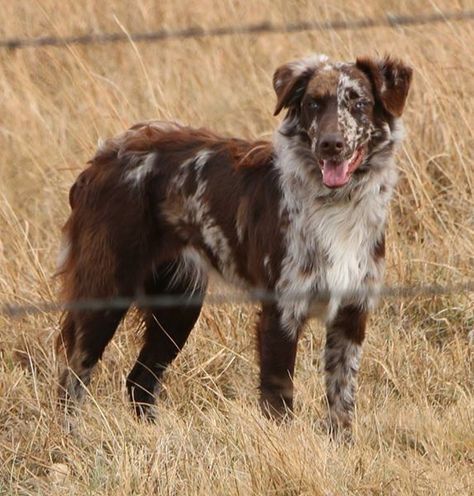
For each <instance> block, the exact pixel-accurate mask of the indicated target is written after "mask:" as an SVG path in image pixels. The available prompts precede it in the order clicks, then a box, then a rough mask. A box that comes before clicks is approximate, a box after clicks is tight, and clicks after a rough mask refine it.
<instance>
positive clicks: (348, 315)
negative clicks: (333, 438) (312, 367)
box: [324, 305, 367, 433]
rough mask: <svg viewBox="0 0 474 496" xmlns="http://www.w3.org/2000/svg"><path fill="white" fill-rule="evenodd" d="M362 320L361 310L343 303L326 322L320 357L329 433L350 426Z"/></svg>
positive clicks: (363, 320)
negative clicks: (329, 320)
mask: <svg viewBox="0 0 474 496" xmlns="http://www.w3.org/2000/svg"><path fill="white" fill-rule="evenodd" d="M366 320H367V312H366V311H365V310H362V309H360V308H359V307H357V306H354V305H347V306H344V307H341V308H340V309H339V311H338V313H337V315H336V317H335V319H334V320H332V321H331V322H329V323H328V325H327V334H326V348H325V353H324V355H325V356H324V358H325V372H326V395H327V401H328V405H329V428H330V430H331V432H332V433H335V432H337V431H338V430H340V429H341V428H345V429H347V428H350V426H351V421H352V413H353V410H354V403H355V388H356V376H357V372H358V370H359V362H360V357H361V351H362V342H363V340H364V336H365V326H366Z"/></svg>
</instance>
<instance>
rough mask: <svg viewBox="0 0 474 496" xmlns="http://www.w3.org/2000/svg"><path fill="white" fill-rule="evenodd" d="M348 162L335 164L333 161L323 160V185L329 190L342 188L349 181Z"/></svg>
mask: <svg viewBox="0 0 474 496" xmlns="http://www.w3.org/2000/svg"><path fill="white" fill-rule="evenodd" d="M349 162H350V160H344V161H342V162H335V161H334V160H325V161H324V168H323V183H324V184H325V185H326V186H328V187H329V188H337V187H339V186H344V184H346V183H347V181H348V180H349V176H348V174H347V171H348V170H349Z"/></svg>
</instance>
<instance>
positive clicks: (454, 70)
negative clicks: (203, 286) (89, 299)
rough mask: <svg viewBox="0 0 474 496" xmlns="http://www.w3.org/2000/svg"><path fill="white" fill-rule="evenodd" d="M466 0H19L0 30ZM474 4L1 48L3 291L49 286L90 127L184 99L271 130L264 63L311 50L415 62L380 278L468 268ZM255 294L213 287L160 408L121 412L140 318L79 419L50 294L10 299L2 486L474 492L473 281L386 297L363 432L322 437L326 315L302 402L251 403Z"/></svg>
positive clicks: (33, 291)
mask: <svg viewBox="0 0 474 496" xmlns="http://www.w3.org/2000/svg"><path fill="white" fill-rule="evenodd" d="M472 7H473V5H472V2H471V1H468V0H466V1H464V0H463V1H461V0H454V1H448V0H434V1H431V2H428V1H421V0H415V1H408V0H401V1H397V2H395V1H392V0H387V1H381V2H377V1H376V0H367V1H366V2H355V1H353V0H349V1H347V2H345V1H342V0H335V1H333V2H326V1H321V2H317V1H315V0H313V1H310V0H304V1H296V0H291V1H284V0H273V1H272V0H260V1H258V2H257V1H243V0H242V1H237V0H222V1H217V0H201V1H200V2H190V1H186V0H175V1H171V0H160V1H155V0H137V1H136V2H133V5H132V3H131V2H127V1H125V0H120V1H119V0H111V1H110V2H99V1H98V0H96V1H94V0H84V1H83V2H73V1H71V0H65V1H64V2H59V1H58V0H36V1H33V0H12V1H9V2H7V1H3V2H2V5H1V8H0V38H1V39H3V38H8V37H19V36H25V37H32V36H40V35H46V34H51V35H57V36H67V35H73V34H82V33H89V32H103V31H114V32H122V31H126V32H134V31H146V30H154V29H160V28H168V29H176V28H184V27H188V26H190V25H199V26H203V27H213V26H220V25H233V24H240V23H251V22H261V21H264V20H268V21H272V22H275V23H284V22H294V21H297V20H321V21H326V20H329V19H339V20H351V19H354V18H360V17H364V16H368V17H378V16H383V15H384V14H385V13H386V12H394V13H399V14H405V15H412V14H417V13H427V12H436V11H438V10H456V9H457V10H460V9H467V8H472ZM473 46H474V21H472V20H471V21H468V20H464V21H456V22H447V23H437V24H430V25H423V26H411V27H403V28H390V27H380V28H373V29H364V30H358V31H350V30H347V31H337V32H335V31H324V32H318V31H311V32H303V33H293V34H266V35H232V36H225V37H219V38H201V39H187V40H167V41H164V42H161V43H149V44H145V43H136V44H133V43H131V42H125V43H117V44H112V45H88V46H82V47H78V46H70V47H65V48H54V47H50V48H26V49H23V50H16V51H13V50H10V51H8V50H1V51H0V157H1V158H0V301H1V302H5V301H16V302H19V303H29V302H36V301H40V300H50V299H55V298H57V295H58V282H57V280H56V279H54V278H53V273H54V270H55V260H56V254H57V249H58V245H59V238H60V227H61V225H62V224H63V222H64V221H65V219H66V217H67V215H68V212H69V206H68V202H67V193H68V189H69V187H70V185H71V184H72V182H73V180H74V178H75V176H76V175H77V174H78V173H79V171H80V170H81V168H82V167H84V164H85V162H86V161H87V160H88V159H89V158H90V157H91V156H92V154H93V153H94V148H95V144H96V142H97V140H98V139H99V138H100V137H107V136H110V135H112V134H114V133H116V132H118V131H120V130H123V129H124V128H125V127H127V126H129V125H130V124H132V123H133V122H135V121H137V120H144V119H149V118H162V119H176V120H179V121H182V122H186V123H190V124H192V125H195V126H201V125H204V126H208V127H210V128H212V129H215V130H219V131H221V132H222V133H224V134H232V135H241V136H244V137H255V138H262V137H264V138H265V137H266V138H269V137H270V136H271V132H272V130H273V129H274V127H275V125H276V124H277V120H276V119H275V118H274V117H272V113H273V105H274V95H273V90H272V86H271V77H272V74H273V70H274V69H275V68H276V67H277V66H278V65H279V64H281V63H284V62H286V61H288V60H291V59H294V58H298V57H301V56H304V55H307V54H309V53H311V52H323V53H327V54H328V55H330V56H331V57H333V58H337V59H353V58H354V57H355V56H357V55H362V54H369V55H376V54H381V55H383V54H385V53H390V54H393V55H396V56H400V57H403V58H404V59H405V60H406V61H407V62H409V63H410V64H411V65H412V66H413V67H414V69H415V74H414V83H413V87H412V91H411V94H410V97H409V101H408V106H407V109H406V113H405V123H406V128H407V138H406V141H405V144H404V146H403V148H402V150H401V151H400V152H399V161H398V163H399V167H400V172H401V179H400V183H399V187H398V190H397V194H396V196H395V198H394V201H393V204H392V209H391V216H390V222H389V226H388V245H387V246H388V264H387V277H386V280H387V284H393V285H419V284H431V283H433V284H458V283H462V282H466V281H469V280H473V279H474V195H473V193H474V105H473V102H474V85H473V74H474V51H473V49H472V47H473ZM254 310H255V309H254V308H251V307H249V306H240V305H232V304H228V305H224V306H220V307H215V306H208V307H205V309H204V312H203V314H202V316H201V318H200V320H199V323H198V325H197V328H196V329H195V331H194V332H193V334H192V335H191V338H190V341H189V342H188V344H187V345H186V347H185V349H184V351H183V353H182V354H181V355H180V356H179V358H178V359H177V361H176V362H175V364H174V365H173V366H172V367H171V368H170V370H169V372H168V373H167V377H166V383H165V388H164V391H163V394H162V396H161V398H160V401H159V407H158V411H159V419H158V422H157V423H156V425H144V424H141V423H139V422H137V421H136V420H135V418H134V417H133V416H132V415H131V413H130V410H129V407H128V404H127V399H126V395H125V391H124V389H125V387H124V382H125V381H124V380H125V376H126V374H127V373H128V371H129V369H130V367H131V366H132V363H133V362H134V360H135V357H136V354H137V353H138V346H139V338H138V337H137V333H136V332H134V330H133V329H134V323H133V321H132V319H129V320H127V321H126V322H125V323H124V325H122V326H121V328H120V329H119V331H118V333H117V335H116V337H115V338H114V340H113V342H112V344H111V345H110V346H109V348H108V349H107V351H106V353H105V356H104V359H103V360H102V362H101V363H100V364H99V366H98V367H97V370H96V374H95V376H94V379H93V382H92V384H91V387H90V389H89V393H88V397H87V399H86V401H85V403H84V408H83V412H82V414H81V415H80V417H79V418H78V421H77V428H76V430H75V431H74V433H73V434H70V435H67V434H65V433H64V431H63V430H62V428H61V424H60V422H59V421H58V419H57V417H56V408H55V388H56V385H55V379H56V375H55V374H56V363H55V358H54V353H53V341H54V338H55V335H56V333H57V332H58V319H59V315H58V314H54V313H53V314H51V313H50V314H48V313H42V312H40V313H39V314H37V315H34V316H21V317H19V318H15V319H13V318H10V317H6V316H4V315H0V494H1V495H4V494H5V495H10V494H12V495H38V494H41V495H43V494H44V495H63V494H68V495H70V496H73V495H81V496H83V495H86V494H87V495H89V494H91V495H92V494H93V495H95V494H98V495H109V494H110V495H116V496H120V495H132V494H133V495H148V494H160V495H161V494H163V495H177V494H179V495H185V494H186V495H188V494H189V495H275V496H276V495H279V496H286V495H327V496H329V495H332V496H336V495H338V496H339V495H344V496H345V495H451V494H452V495H469V494H474V338H472V339H470V338H469V333H471V334H470V335H471V336H473V333H472V332H471V331H473V330H474V298H473V295H472V294H466V293H465V294H452V295H449V296H443V297H432V296H427V295H424V296H418V297H410V298H404V299H389V300H385V301H384V302H382V304H381V305H380V308H379V309H378V311H377V312H375V313H374V315H373V316H372V318H371V321H370V329H369V333H368V339H367V341H366V345H365V351H364V358H363V361H362V367H361V374H360V377H359V388H358V406H357V411H356V420H355V425H354V443H353V444H341V443H336V442H331V441H330V440H329V439H328V437H327V436H326V435H325V434H324V432H323V431H322V430H321V428H320V426H319V420H320V419H321V418H322V417H323V416H324V414H325V405H324V390H323V376H322V373H321V368H322V367H321V350H322V346H323V343H324V332H323V328H322V326H321V325H320V324H319V323H318V322H313V321H312V322H310V324H309V325H308V328H307V330H306V332H305V334H304V336H303V338H302V340H301V342H300V348H299V355H298V363H297V371H296V379H295V385H296V389H297V394H296V418H295V419H294V421H293V422H291V423H289V424H287V425H282V426H279V425H275V424H273V423H271V422H269V421H267V420H265V419H264V418H262V417H261V415H260V413H259V410H258V404H257V387H256V386H257V375H258V369H257V362H256V353H255V346H254V336H253V326H254V313H255V312H254Z"/></svg>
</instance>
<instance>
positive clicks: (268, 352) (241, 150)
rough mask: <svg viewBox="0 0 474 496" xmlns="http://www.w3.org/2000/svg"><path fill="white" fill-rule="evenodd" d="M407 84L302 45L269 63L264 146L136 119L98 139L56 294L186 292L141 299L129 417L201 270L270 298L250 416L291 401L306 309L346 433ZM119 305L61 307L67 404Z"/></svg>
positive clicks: (148, 404) (378, 275)
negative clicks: (322, 340)
mask: <svg viewBox="0 0 474 496" xmlns="http://www.w3.org/2000/svg"><path fill="white" fill-rule="evenodd" d="M411 80H412V69H411V68H410V67H408V66H407V65H406V64H404V63H403V62H402V61H400V60H398V59H394V58H390V57H386V58H384V59H374V58H370V57H363V58H358V59H357V60H356V61H355V62H351V63H346V62H332V61H330V60H329V59H328V57H326V56H324V55H313V56H311V57H308V58H304V59H301V60H297V61H294V62H290V63H287V64H285V65H283V66H281V67H279V68H278V69H277V70H276V72H275V74H274V77H273V87H274V90H275V93H276V100H277V101H276V108H275V112H274V115H277V114H279V113H280V112H281V111H282V110H285V111H286V115H285V117H284V119H283V120H282V122H281V124H280V126H279V127H278V128H277V129H276V131H275V133H274V137H273V140H272V142H268V141H256V142H249V141H246V140H242V139H236V138H225V137H220V136H218V135H216V134H214V133H213V132H210V131H207V130H205V129H193V128H190V127H186V126H183V125H180V124H176V123H173V122H161V121H149V122H144V123H139V124H136V125H134V126H133V127H131V128H130V129H128V130H127V131H125V132H124V133H122V134H120V135H118V136H116V137H114V138H111V139H108V140H106V141H105V142H103V143H102V144H101V145H100V146H99V148H98V151H97V152H96V154H95V156H94V158H93V159H92V160H91V161H90V162H89V166H88V168H87V169H85V170H84V171H83V172H82V173H81V174H80V175H79V177H78V179H77V180H76V182H75V183H74V185H73V186H72V188H71V190H70V205H71V214H70V217H69V219H68V221H67V222H66V224H65V226H64V228H63V244H62V249H61V254H60V262H59V265H60V272H61V274H62V280H63V288H64V298H65V301H66V302H69V303H73V302H75V301H77V300H83V299H90V298H100V299H110V298H115V297H125V298H130V299H134V298H137V299H140V296H145V297H150V296H153V295H171V296H173V295H174V296H176V297H181V298H182V297H183V296H185V297H188V296H189V297H190V296H192V298H190V299H189V302H187V301H186V300H185V299H183V298H182V299H181V300H180V301H181V302H182V304H180V305H178V306H176V305H169V306H162V305H160V306H158V305H155V306H153V303H152V302H151V303H150V304H149V305H144V306H142V307H141V308H140V310H141V312H142V315H143V319H144V323H145V331H144V343H143V347H142V348H141V351H140V353H139V356H138V359H137V361H136V363H135V365H134V367H133V369H132V370H131V372H130V374H129V375H128V378H127V389H128V393H129V395H130V399H131V401H132V403H133V405H134V407H135V409H136V412H137V414H138V415H139V416H142V417H145V418H152V417H153V412H154V408H153V405H154V401H155V394H156V393H157V391H158V389H159V385H160V382H161V379H162V375H163V372H164V371H165V369H166V368H167V366H168V365H169V364H170V363H171V362H172V361H173V359H174V358H175V357H176V356H177V354H178V352H179V351H180V350H181V349H182V347H183V346H184V344H185V342H186V339H187V338H188V335H189V333H190V331H191V329H192V328H193V326H194V325H195V323H196V321H197V319H198V317H199V313H200V310H201V306H202V302H203V299H204V295H205V292H206V287H207V283H208V273H209V270H210V269H213V270H215V271H217V272H218V273H219V274H220V275H221V276H222V277H223V278H224V279H225V280H227V281H229V282H231V283H233V284H236V285H237V286H238V287H240V288H244V289H249V290H255V289H258V290H263V291H264V292H269V293H271V294H273V295H275V296H274V298H273V299H269V298H262V301H261V311H260V317H259V322H258V325H257V341H258V354H259V358H260V385H259V386H260V403H261V407H262V410H263V412H264V413H265V414H266V415H267V416H269V417H271V418H275V419H282V418H286V416H287V415H288V414H289V413H291V412H292V409H293V373H294V367H295V358H296V351H297V342H298V337H299V336H300V333H301V330H302V327H303V325H304V323H305V322H306V320H307V319H308V318H309V316H311V315H313V314H317V315H318V316H319V317H321V318H322V319H323V320H324V321H325V323H326V328H327V336H326V344H325V352H324V359H325V378H326V394H327V403H328V407H329V415H328V421H329V425H330V426H331V429H333V430H334V431H338V430H343V429H349V428H350V426H351V421H352V417H353V410H354V402H355V385H356V375H357V372H358V369H359V362H360V358H361V347H362V342H363V340H364V336H365V330H366V320H367V315H368V312H369V311H370V310H371V309H373V308H374V305H375V304H376V300H377V294H378V293H379V289H380V287H381V282H382V278H383V272H384V257H385V236H384V231H385V223H386V217H387V209H388V205H389V201H390V198H391V196H392V192H393V190H394V187H395V185H396V182H397V170H396V167H395V164H394V152H395V150H396V148H397V145H398V144H399V142H400V141H401V139H402V135H403V128H402V123H401V120H400V118H401V115H402V112H403V110H404V106H405V101H406V98H407V94H408V90H409V87H410V84H411ZM125 314H126V309H118V308H115V309H114V308H110V309H100V308H99V309H95V310H94V309H73V308H71V309H70V310H69V311H68V312H66V313H65V315H64V316H63V319H62V324H61V332H60V335H59V337H58V341H57V347H58V349H59V350H60V351H61V353H62V354H63V356H64V357H65V360H64V365H63V369H62V371H61V372H60V379H59V382H60V387H59V397H60V401H61V405H63V406H64V408H65V409H66V411H67V412H69V411H71V409H72V408H73V407H74V405H75V404H77V401H78V400H79V399H80V397H81V395H82V391H83V387H84V385H87V384H88V382H89V379H90V375H91V372H92V369H93V368H94V366H95V365H96V363H97V362H98V360H99V359H100V358H101V355H102V353H103V351H104V349H105V347H106V346H107V344H108V342H109V341H110V340H111V338H112V336H113V335H114V332H115V330H116V328H117V326H118V324H119V323H120V321H121V319H122V318H123V317H124V315H125Z"/></svg>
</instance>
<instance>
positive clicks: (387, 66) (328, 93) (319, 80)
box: [273, 55, 412, 188]
mask: <svg viewBox="0 0 474 496" xmlns="http://www.w3.org/2000/svg"><path fill="white" fill-rule="evenodd" d="M411 78H412V69H411V68H410V67H408V66H406V65H405V64H404V63H402V62H401V61H399V60H395V59H392V58H389V57H386V58H385V59H383V60H374V59H371V58H358V59H357V60H356V62H355V63H342V62H337V63H331V62H329V60H328V58H327V57H325V56H322V55H320V56H313V57H310V58H307V59H303V60H299V61H295V62H290V63H288V64H285V65H283V66H281V67H279V68H278V69H277V70H276V71H275V74H274V77H273V86H274V89H275V92H276V95H277V104H276V108H275V115H277V114H278V113H279V112H280V111H281V110H282V109H284V108H286V109H288V113H287V115H286V117H285V120H284V121H283V124H282V126H281V128H280V133H282V134H283V135H285V136H289V137H295V138H297V139H299V140H300V141H301V143H302V145H303V146H306V147H307V148H308V150H307V151H308V152H309V153H310V154H311V156H312V157H314V167H315V168H316V170H317V168H319V169H320V171H321V174H322V182H323V183H324V185H325V186H327V187H328V188H340V187H342V186H344V185H346V184H348V183H349V181H350V180H351V177H352V175H353V174H354V175H359V174H362V173H363V172H364V171H367V170H368V169H369V167H370V159H371V157H372V156H373V154H374V153H375V152H376V151H380V149H381V146H383V145H384V144H386V145H387V146H391V145H393V142H391V141H392V140H391V138H392V136H391V134H392V132H393V131H394V130H395V124H396V121H397V118H398V117H400V116H401V115H402V112H403V108H404V106H405V100H406V97H407V94H408V89H409V87H410V83H411ZM393 141H394V140H393Z"/></svg>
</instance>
